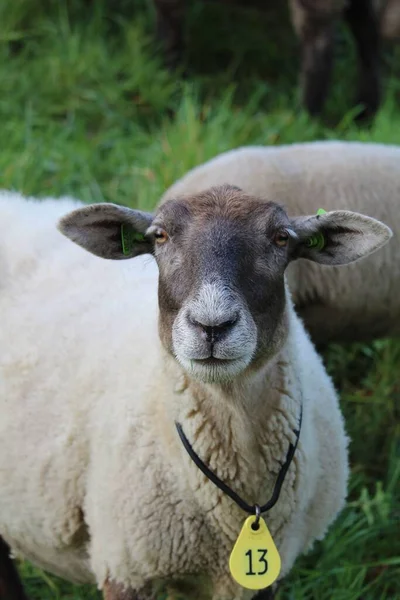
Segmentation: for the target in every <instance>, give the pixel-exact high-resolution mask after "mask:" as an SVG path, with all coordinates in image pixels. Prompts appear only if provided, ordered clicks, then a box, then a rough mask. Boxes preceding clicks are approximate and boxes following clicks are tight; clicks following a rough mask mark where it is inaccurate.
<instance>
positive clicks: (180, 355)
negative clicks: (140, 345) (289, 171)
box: [59, 186, 391, 382]
mask: <svg viewBox="0 0 400 600" xmlns="http://www.w3.org/2000/svg"><path fill="white" fill-rule="evenodd" d="M59 229H60V231H61V232H62V233H63V234H64V235H66V236H68V237H69V238H70V239H72V240H73V241H74V242H76V243H77V244H79V245H80V246H82V247H84V248H86V249H87V250H89V251H90V252H92V253H93V254H96V255H97V256H101V257H103V258H111V259H125V258H133V257H135V256H137V255H138V254H144V253H151V254H153V255H154V256H155V258H156V261H157V263H158V267H159V309H160V315H159V324H160V327H159V330H160V338H161V341H162V343H163V344H164V346H165V347H166V348H167V350H168V351H169V352H170V353H171V354H173V355H174V356H175V357H176V359H177V360H178V361H179V362H180V363H181V364H182V365H183V367H184V368H185V369H186V370H187V371H188V372H189V373H190V374H191V375H192V376H193V377H195V378H197V379H200V380H201V381H204V382H223V381H229V380H231V379H233V378H235V377H236V376H237V375H239V374H240V373H243V372H244V371H245V370H246V369H248V368H250V367H255V366H259V365H260V364H261V363H262V362H265V361H267V360H268V359H269V358H270V357H271V356H273V354H274V353H276V352H277V350H278V349H279V347H280V346H281V345H282V344H283V343H284V341H285V337H286V330H287V323H286V315H288V311H287V310H285V309H286V303H287V297H286V290H285V281H284V272H285V268H286V266H287V264H288V262H289V261H290V260H292V259H295V258H297V257H302V258H307V259H309V260H314V261H316V262H320V263H323V264H325V265H329V264H334V265H340V264H347V263H349V262H352V261H354V260H358V259H359V258H361V257H362V256H365V255H367V254H370V253H371V252H373V251H374V250H376V249H377V248H379V247H380V246H382V245H384V244H385V243H386V242H387V241H388V240H389V239H390V237H391V231H390V229H389V228H388V227H386V226H385V225H383V224H382V223H380V222H379V221H376V220H375V219H371V218H369V217H365V216H363V215H358V214H356V213H352V212H349V211H333V212H329V213H325V214H322V215H314V216H307V217H295V218H292V219H289V218H288V216H287V214H286V213H285V211H284V210H283V208H281V207H280V206H279V205H277V204H275V203H273V202H265V201H262V200H259V199H257V198H254V197H252V196H249V195H247V194H245V193H244V192H243V191H241V190H239V189H238V188H234V187H231V186H221V187H217V188H212V189H210V190H208V191H206V192H204V193H202V194H198V195H196V196H193V197H186V198H182V199H177V200H172V201H169V202H167V203H165V204H163V205H162V206H161V207H160V209H159V210H158V212H157V213H156V215H155V216H153V215H151V214H149V213H144V212H141V211H137V210H132V209H129V208H126V207H121V206H116V205H113V204H97V205H92V206H88V207H84V208H81V209H78V210H75V211H73V212H72V213H70V214H68V215H66V216H65V217H64V218H63V219H61V221H60V223H59Z"/></svg>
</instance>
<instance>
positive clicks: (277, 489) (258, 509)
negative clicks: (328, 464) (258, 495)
mask: <svg viewBox="0 0 400 600" xmlns="http://www.w3.org/2000/svg"><path fill="white" fill-rule="evenodd" d="M302 419H303V405H302V404H301V405H300V418H299V427H298V429H295V430H294V433H295V435H296V441H295V443H294V444H290V445H289V450H288V453H287V455H286V460H285V462H284V464H283V465H282V467H281V469H280V471H279V473H278V477H277V478H276V481H275V486H274V489H273V492H272V496H271V498H270V499H269V500H268V502H266V503H265V504H263V505H262V506H260V505H258V504H255V505H254V506H251V505H250V504H247V502H246V501H245V500H243V498H241V497H240V496H239V495H238V494H237V493H236V492H235V491H233V490H232V489H231V488H230V487H229V486H228V485H227V484H226V483H224V482H223V481H222V480H221V479H220V478H219V477H218V476H217V475H216V474H215V473H214V472H213V471H211V469H209V467H207V465H206V464H205V463H204V462H203V461H202V460H201V458H200V456H199V455H198V454H197V453H196V452H195V451H194V450H193V448H192V446H191V444H190V442H189V440H188V439H187V437H186V435H185V433H184V431H183V429H182V425H181V424H180V423H175V426H176V429H177V431H178V434H179V437H180V439H181V441H182V444H183V446H184V448H185V450H186V451H187V453H188V454H189V456H190V458H191V459H192V461H193V462H194V463H195V465H196V466H197V467H198V468H199V469H200V471H202V472H203V473H204V475H205V476H206V477H207V478H208V479H209V480H210V481H212V482H213V484H214V485H216V486H217V488H219V489H220V490H221V491H222V492H224V494H226V495H227V496H229V497H230V498H231V499H232V500H233V501H234V502H236V504H237V505H238V506H239V507H240V508H241V509H242V510H244V511H245V512H247V513H249V514H250V515H256V521H255V523H254V525H255V527H254V528H255V529H256V527H257V526H258V522H259V519H260V515H261V514H262V513H265V512H267V511H268V510H271V508H272V507H273V506H275V504H276V503H277V502H278V500H279V496H280V493H281V489H282V485H283V482H284V481H285V477H286V474H287V472H288V470H289V467H290V464H291V462H292V460H293V457H294V453H295V451H296V448H297V444H298V441H299V437H300V430H301V422H302Z"/></svg>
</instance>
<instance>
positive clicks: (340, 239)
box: [291, 210, 393, 265]
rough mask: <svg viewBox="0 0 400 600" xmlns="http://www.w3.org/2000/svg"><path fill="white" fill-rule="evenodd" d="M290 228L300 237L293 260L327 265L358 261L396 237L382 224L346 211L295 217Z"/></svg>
mask: <svg viewBox="0 0 400 600" xmlns="http://www.w3.org/2000/svg"><path fill="white" fill-rule="evenodd" d="M321 212H323V211H321ZM291 225H292V228H293V230H294V231H295V232H296V234H297V236H298V243H297V246H296V248H295V249H294V254H293V258H294V259H295V258H307V259H309V260H313V261H315V262H318V263H322V264H324V265H346V264H348V263H351V262H354V261H356V260H359V259H360V258H363V257H364V256H368V254H371V253H372V252H375V250H378V249H379V248H381V247H382V246H384V245H385V244H386V243H387V242H388V241H389V240H390V238H391V237H392V235H393V233H392V231H391V229H389V227H387V226H386V225H384V224H383V223H381V222H380V221H377V220H376V219H372V218H371V217H366V216H365V215H361V214H359V213H354V212H350V211H347V210H335V211H332V212H323V214H317V215H315V216H308V217H294V218H292V219H291Z"/></svg>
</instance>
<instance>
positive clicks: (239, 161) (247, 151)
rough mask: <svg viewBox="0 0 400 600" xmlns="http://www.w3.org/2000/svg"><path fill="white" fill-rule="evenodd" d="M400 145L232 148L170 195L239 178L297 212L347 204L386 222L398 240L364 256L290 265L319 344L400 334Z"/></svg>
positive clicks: (294, 289)
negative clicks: (331, 263)
mask: <svg viewBox="0 0 400 600" xmlns="http://www.w3.org/2000/svg"><path fill="white" fill-rule="evenodd" d="M399 165H400V148H399V147H397V146H390V145H384V144H372V143H371V144H366V143H359V142H340V141H323V142H310V143H301V144H290V145H282V146H276V147H273V146H272V147H263V146H249V147H243V148H237V149H235V150H231V151H229V152H224V153H223V154H220V155H219V156H217V157H215V158H213V159H211V160H209V161H208V162H206V163H204V164H202V165H200V166H198V167H195V168H194V169H192V170H191V171H189V172H188V173H187V174H186V175H184V176H183V177H182V178H181V179H179V180H178V181H177V182H176V183H174V184H173V185H172V186H171V187H170V188H169V189H168V190H167V191H166V193H165V194H164V196H163V198H162V201H165V200H167V199H170V198H175V197H177V196H181V195H186V194H195V193H198V192H200V191H203V190H205V189H207V188H209V187H211V186H214V185H222V184H231V185H236V186H238V187H240V188H242V189H243V190H244V191H245V192H248V193H250V194H253V195H254V196H258V197H261V198H265V199H266V200H272V201H275V202H278V203H280V204H283V205H284V206H285V207H286V209H287V211H288V214H289V215H292V216H294V215H299V214H301V215H305V214H315V213H316V211H317V210H318V208H324V209H325V210H327V211H329V210H339V209H346V210H352V211H356V212H360V213H363V214H365V215H368V216H370V217H374V218H375V219H378V220H380V221H383V222H384V223H386V224H387V225H388V226H389V227H390V228H391V229H392V231H393V234H394V235H393V239H392V240H391V242H390V244H387V245H386V246H384V247H383V248H381V249H380V250H379V251H378V252H375V253H374V254H372V255H370V256H368V257H367V258H365V259H363V260H362V261H360V262H357V263H353V264H349V265H346V266H341V267H326V266H323V265H319V264H316V263H311V262H310V261H307V260H303V259H302V260H298V261H295V262H293V263H291V264H290V265H289V268H288V271H287V278H288V282H289V287H290V290H291V293H292V297H293V301H294V303H295V305H296V308H298V312H299V314H300V316H301V317H302V318H303V319H304V321H305V324H306V326H307V328H308V329H309V331H310V332H311V335H312V338H313V340H314V341H316V342H318V343H325V342H328V341H331V340H332V341H334V340H338V341H341V340H347V339H348V340H355V341H356V340H368V339H372V338H374V337H378V336H385V335H389V336H393V335H400V288H399V285H400V168H399Z"/></svg>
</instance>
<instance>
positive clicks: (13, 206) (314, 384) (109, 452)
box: [0, 186, 391, 600]
mask: <svg viewBox="0 0 400 600" xmlns="http://www.w3.org/2000/svg"><path fill="white" fill-rule="evenodd" d="M72 208H75V209H76V204H74V203H73V202H72V201H68V200H63V201H58V202H54V201H52V200H48V201H44V202H42V203H41V204H35V203H32V202H26V201H24V200H23V199H22V198H18V196H17V195H16V194H7V193H5V194H3V197H2V198H1V197H0V217H1V223H2V236H1V243H0V252H1V257H2V264H3V265H4V266H3V272H4V270H5V269H6V270H7V273H6V275H5V279H4V280H3V281H4V285H3V290H2V294H0V312H1V314H2V318H3V322H2V328H1V330H0V346H1V347H2V348H3V349H4V348H6V349H7V351H6V352H4V351H3V352H2V353H1V356H0V361H1V362H0V375H1V376H0V385H1V389H0V392H1V393H0V403H1V408H0V414H1V417H2V418H1V420H0V445H1V447H0V532H1V535H2V537H3V538H4V540H5V541H6V542H7V543H8V544H10V546H12V547H13V548H14V549H15V550H16V551H17V552H21V553H23V554H24V555H26V556H28V557H29V558H30V559H31V560H32V561H33V562H36V563H37V564H39V565H42V566H43V567H44V568H46V569H49V570H50V571H53V572H55V573H58V574H60V575H62V576H64V577H66V578H69V579H71V580H77V581H83V582H84V581H88V582H90V581H94V580H95V581H96V582H97V583H98V584H99V586H100V587H102V588H104V589H105V597H106V598H107V600H110V599H111V598H112V599H113V600H122V597H124V598H126V595H125V594H124V593H123V592H122V588H121V585H122V584H124V585H127V586H129V587H130V588H131V590H132V592H131V593H130V594H129V598H131V600H137V599H138V598H141V599H142V598H146V599H147V598H149V599H150V598H153V588H154V586H155V585H156V584H157V582H158V581H159V580H165V579H167V580H171V581H172V582H173V583H175V584H176V585H177V586H178V587H179V585H183V584H185V598H193V599H196V600H200V599H202V598H213V599H214V600H239V599H247V598H250V597H251V596H252V595H253V594H252V592H250V591H248V590H247V591H246V590H244V589H242V588H239V586H237V585H236V584H234V582H233V580H232V579H231V577H230V576H229V574H228V570H227V564H228V562H227V561H228V556H229V552H230V550H231V548H232V545H233V542H234V541H235V538H236V536H237V534H238V532H239V530H240V527H241V524H242V522H243V514H242V511H241V510H239V509H238V507H236V506H235V505H232V504H233V503H232V502H231V501H230V499H229V498H227V497H226V496H225V495H223V494H221V493H220V491H219V490H218V489H217V488H216V487H214V486H213V485H212V484H211V483H210V482H209V481H205V480H204V477H203V475H202V474H201V473H200V471H199V470H198V469H197V468H196V467H195V466H194V465H193V464H192V463H191V462H190V460H189V459H188V457H187V455H186V454H185V451H184V450H183V448H182V446H181V445H180V441H179V439H178V437H177V434H176V431H175V428H174V421H175V420H176V421H178V422H180V423H181V424H182V425H183V427H184V430H185V432H186V434H187V435H188V437H189V439H190V440H191V441H192V443H193V445H194V448H195V450H196V451H197V452H198V453H199V454H200V455H202V456H203V457H204V458H205V459H206V460H207V462H208V463H209V464H210V466H211V468H213V469H214V470H215V471H216V472H217V473H218V474H219V476H220V477H221V478H222V479H223V480H224V481H225V482H226V483H228V484H229V485H231V486H232V487H234V488H235V490H236V491H237V492H238V493H239V494H241V495H242V496H243V497H245V498H246V499H248V501H250V502H256V501H258V499H259V498H260V499H261V498H268V497H269V495H270V493H271V490H272V487H273V482H274V480H275V478H276V474H277V472H278V471H279V469H280V467H281V463H282V462H283V461H284V459H285V456H286V453H287V450H288V446H289V443H290V442H293V438H294V433H293V429H295V428H296V427H298V426H299V418H300V414H301V407H303V411H302V412H303V424H302V429H301V434H300V440H299V447H298V450H297V452H296V454H295V459H294V462H293V463H292V465H291V468H290V470H289V473H288V475H287V477H286V479H285V483H284V486H283V488H282V493H281V497H280V500H279V502H278V504H277V505H276V506H275V507H274V508H273V509H272V510H271V511H270V512H269V513H268V524H269V527H270V529H271V532H272V534H273V535H274V536H275V541H276V543H277V545H278V548H279V549H280V552H281V555H282V575H285V574H286V573H287V572H288V571H289V569H290V568H291V566H292V564H293V562H294V560H295V558H296V556H297V555H298V554H299V553H300V552H303V551H304V550H306V549H307V548H308V547H309V546H310V545H311V544H312V542H313V541H314V540H315V539H316V538H321V537H323V536H324V534H325V531H326V528H327V527H328V525H329V524H330V523H331V522H332V520H333V519H334V518H335V516H336V514H337V512H338V510H339V509H340V508H341V507H342V505H343V501H344V496H345V489H346V481H347V452H346V437H345V434H344V428H343V422H342V417H341V414H340V411H339V408H338V402H337V397H336V394H335V392H334V389H333V386H332V384H331V381H330V379H329V377H328V376H327V374H326V372H325V370H324V368H323V366H322V363H321V361H320V359H319V357H318V356H317V354H316V352H315V350H314V348H313V346H312V344H311V343H310V341H309V339H308V337H307V335H306V334H305V331H304V329H303V327H302V325H301V322H300V321H299V319H298V318H297V317H296V315H295V313H294V311H293V309H292V306H291V303H290V300H289V299H288V298H287V296H286V286H285V283H284V269H285V267H286V265H287V263H288V261H289V260H290V259H291V258H296V257H297V256H307V257H308V258H309V259H310V260H312V261H313V260H314V261H321V262H323V263H324V264H343V263H346V262H348V261H353V260H357V259H359V258H360V257H361V256H363V255H365V254H368V253H370V252H373V251H374V250H376V249H377V248H378V247H380V246H381V245H383V244H385V243H386V242H387V241H388V239H389V238H390V235H391V233H390V230H389V229H388V228H387V227H386V226H384V225H382V224H381V223H379V222H377V221H375V220H373V219H370V218H367V217H363V216H362V215H358V214H356V213H350V212H345V211H342V212H336V213H335V212H333V213H328V214H327V215H323V216H322V217H319V218H316V217H314V216H312V217H310V218H309V217H305V218H299V217H296V218H295V219H292V220H289V219H288V217H287V215H286V213H285V211H284V210H283V209H282V208H280V207H279V206H278V205H276V204H274V203H270V204H266V203H265V202H263V201H260V200H258V199H256V198H254V197H250V196H246V195H244V194H243V192H241V191H240V190H237V189H236V188H232V187H229V186H228V187H221V188H215V189H212V190H210V191H208V192H207V193H205V194H202V195H199V196H194V197H187V198H185V199H182V200H180V201H179V202H174V201H172V202H169V203H165V204H164V205H163V206H162V207H161V208H160V209H158V211H157V213H156V215H155V217H153V215H151V214H149V213H144V212H141V211H137V210H131V209H127V208H125V207H120V206H116V205H112V204H98V205H93V206H90V207H84V208H81V209H76V210H74V211H73V212H72V213H69V214H67V215H66V216H64V217H63V219H62V220H61V224H60V229H61V231H62V232H63V233H64V234H65V235H67V236H68V237H70V238H71V239H72V240H74V241H75V242H76V243H77V244H79V245H82V246H83V247H85V248H86V249H87V250H89V251H90V252H92V253H94V254H96V255H97V256H102V257H105V258H111V259H126V258H132V257H134V256H137V255H139V254H146V253H154V255H155V258H156V262H157V264H158V268H159V290H158V305H159V311H158V310H157V277H158V270H157V267H156V264H155V262H154V261H153V260H151V259H150V260H149V258H146V257H144V258H137V259H136V260H135V261H132V262H131V263H128V264H127V263H122V264H121V263H118V262H112V261H101V260H99V259H98V258H95V257H93V256H90V255H89V254H88V253H84V252H83V251H82V250H81V249H80V248H78V246H74V245H73V244H69V243H68V242H67V240H65V238H63V237H62V236H61V235H60V234H59V233H58V232H57V231H56V228H55V224H56V221H57V218H58V217H59V216H61V215H63V214H64V213H65V212H66V211H67V210H70V209H72ZM249 208H250V209H251V210H249ZM122 227H125V228H126V227H128V228H129V231H128V233H129V235H130V239H129V240H125V244H121V229H122ZM341 227H342V228H343V233H342V232H341V230H340V228H341ZM310 235H314V236H315V235H323V239H324V246H323V247H318V248H315V247H312V248H308V246H307V244H306V240H307V239H309V236H310ZM15 240H19V241H20V242H21V243H20V244H19V243H18V244H16V243H15ZM232 256H233V257H234V258H233V260H232ZM256 273H257V276H256ZM265 306H268V310H267V311H265V310H264V307H265ZM158 312H159V322H158V327H157V313H158ZM157 329H158V331H157ZM10 339H12V340H13V343H12V344H10V343H9V342H10ZM160 340H161V343H160ZM144 475H145V476H144ZM2 558H4V556H3V557H2ZM5 566H6V565H4V564H3V565H1V568H0V572H2V573H4V572H5ZM193 573H194V574H195V576H193ZM189 574H192V575H191V576H189ZM14 583H15V582H14ZM11 598H12V596H11Z"/></svg>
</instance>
